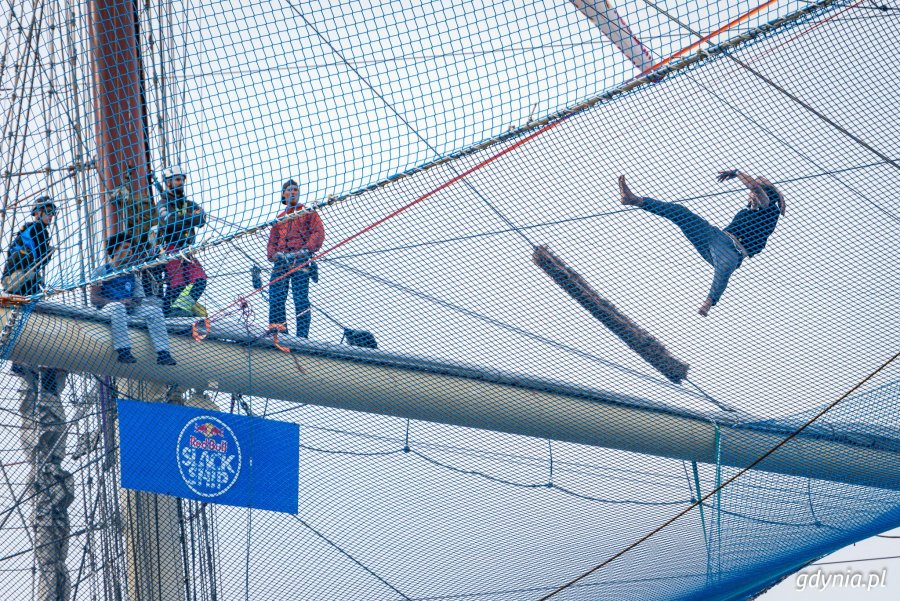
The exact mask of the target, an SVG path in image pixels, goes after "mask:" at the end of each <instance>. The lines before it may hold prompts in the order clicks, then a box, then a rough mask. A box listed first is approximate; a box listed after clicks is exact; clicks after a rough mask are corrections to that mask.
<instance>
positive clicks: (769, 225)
mask: <svg viewBox="0 0 900 601" xmlns="http://www.w3.org/2000/svg"><path fill="white" fill-rule="evenodd" d="M762 189H763V192H764V193H765V194H766V196H768V197H769V206H767V207H760V208H759V209H752V208H750V205H747V208H745V209H741V210H740V211H738V212H737V214H736V215H735V216H734V219H732V220H731V223H730V224H728V226H727V227H726V228H725V231H726V232H728V233H729V234H732V235H734V236H736V237H737V238H738V240H740V241H741V245H742V246H743V247H744V250H746V251H747V255H748V256H751V257H752V256H753V255H755V254H757V253H759V252H760V251H762V249H763V248H765V246H766V242H767V241H768V240H769V236H771V235H772V232H774V231H775V226H776V225H778V218H779V217H780V216H781V195H780V194H779V193H778V191H777V190H775V188H773V187H772V186H763V187H762Z"/></svg>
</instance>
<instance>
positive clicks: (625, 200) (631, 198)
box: [619, 175, 644, 207]
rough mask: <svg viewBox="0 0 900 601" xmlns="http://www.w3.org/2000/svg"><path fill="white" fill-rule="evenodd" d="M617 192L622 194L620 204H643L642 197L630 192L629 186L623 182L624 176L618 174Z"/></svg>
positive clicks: (634, 205)
mask: <svg viewBox="0 0 900 601" xmlns="http://www.w3.org/2000/svg"><path fill="white" fill-rule="evenodd" d="M619 194H620V195H621V196H622V204H623V205H626V206H632V207H639V206H641V205H642V204H644V201H643V199H641V197H640V196H637V195H636V194H633V193H632V192H631V188H629V187H628V184H627V183H625V176H624V175H620V176H619Z"/></svg>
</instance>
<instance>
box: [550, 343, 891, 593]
mask: <svg viewBox="0 0 900 601" xmlns="http://www.w3.org/2000/svg"><path fill="white" fill-rule="evenodd" d="M897 357H900V352H897V353H895V354H894V355H892V356H891V357H889V358H888V359H887V361H885V362H884V363H882V364H881V365H879V366H878V367H877V368H875V369H874V370H873V371H872V372H870V373H869V374H868V375H867V376H865V377H864V378H863V379H862V380H860V381H859V382H857V383H856V384H854V385H853V386H852V387H851V388H850V389H848V390H847V391H846V392H844V394H842V395H841V396H840V397H838V398H837V399H835V400H834V401H832V402H831V403H829V404H828V405H826V406H825V407H824V408H823V409H822V410H820V411H819V412H818V413H816V414H815V415H814V416H813V417H811V418H810V419H809V420H808V421H807V422H806V423H804V424H803V425H802V426H800V427H799V428H797V429H796V430H794V431H793V432H791V433H790V434H789V435H788V436H786V437H785V438H783V439H782V440H781V441H779V442H778V444H776V445H775V446H773V447H771V448H770V449H769V450H767V451H766V452H765V453H763V454H762V455H760V456H759V457H758V458H757V459H755V460H754V461H753V463H751V464H750V465H748V466H747V467H743V468H741V469H739V470H738V471H737V472H736V473H735V474H734V475H732V476H731V477H730V478H728V479H727V480H725V481H724V482H722V483H721V484H719V485H718V486H716V487H715V488H713V489H712V490H711V491H709V492H708V493H707V494H706V495H704V496H703V498H701V499H698V500H697V501H696V502H695V503H692V504H691V505H690V506H689V507H687V508H686V509H684V510H683V511H680V512H678V513H677V514H675V515H674V516H673V517H671V518H669V519H668V520H666V521H665V522H663V523H662V524H661V525H659V526H657V527H656V528H654V529H653V530H651V531H650V532H648V533H647V534H645V535H643V536H642V537H641V538H639V539H638V540H636V541H635V542H633V543H631V544H629V545H627V546H626V547H624V548H622V549H621V550H619V551H618V552H616V553H615V554H613V555H612V556H610V557H608V558H607V559H605V560H604V561H602V562H600V563H599V564H597V565H596V566H594V567H593V568H591V569H589V570H587V571H586V572H583V573H582V574H580V575H579V576H577V577H575V578H573V579H572V580H570V581H568V582H566V583H565V584H563V585H561V586H559V587H557V588H556V589H554V590H553V592H551V593H550V594H549V595H546V596H544V597H541V598H540V600H539V601H547V599H550V598H552V597H555V596H556V595H557V594H559V593H561V592H563V591H564V590H566V589H567V588H569V587H571V586H572V585H574V584H576V583H578V582H579V581H581V580H583V579H584V578H587V577H588V576H590V575H591V574H593V573H594V572H596V571H597V570H599V569H601V568H603V567H604V566H606V565H609V564H610V563H611V562H613V561H615V560H616V559H618V558H619V557H622V556H623V555H625V554H626V553H628V552H629V551H631V550H632V549H634V548H635V547H637V546H638V545H640V544H641V543H643V542H645V541H647V540H648V539H650V538H651V537H653V536H655V535H656V534H659V533H660V532H661V531H662V530H664V529H665V528H667V527H668V526H670V525H671V524H673V523H674V522H676V521H677V520H678V519H679V518H681V517H683V516H684V515H686V514H687V513H689V512H690V511H691V510H692V509H693V508H695V507H698V506H700V505H702V504H703V503H704V502H705V501H707V500H708V499H710V498H711V497H713V496H714V495H717V494H719V493H720V492H721V491H722V490H723V489H724V488H726V487H727V486H728V485H730V484H731V483H732V482H734V481H735V480H737V479H738V478H740V477H741V476H742V475H744V474H745V473H747V472H749V471H751V470H752V469H753V468H754V467H756V466H757V465H759V464H760V463H762V462H763V461H764V460H765V459H766V458H768V457H770V456H771V455H772V454H773V453H775V452H776V451H777V450H778V449H780V448H781V447H783V446H784V445H786V444H787V443H788V442H790V441H791V440H793V439H794V438H795V437H796V436H797V435H798V434H800V433H801V432H803V431H804V430H806V429H807V428H808V427H809V426H811V425H812V424H813V423H815V422H816V421H817V420H818V419H819V418H820V417H822V416H823V415H825V414H826V413H828V412H829V411H831V410H832V409H834V408H835V407H836V406H837V405H838V404H839V403H840V402H841V401H843V400H844V399H846V398H847V397H848V396H850V395H851V394H853V393H854V392H856V391H857V390H859V389H860V388H861V387H862V386H864V385H865V384H866V383H867V382H869V381H870V380H871V379H872V378H874V377H875V376H877V375H878V374H879V373H881V372H882V371H883V370H884V369H885V368H887V367H888V366H889V365H890V364H891V363H893V362H894V360H896V359H897Z"/></svg>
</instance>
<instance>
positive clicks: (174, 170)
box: [163, 165, 187, 182]
mask: <svg viewBox="0 0 900 601" xmlns="http://www.w3.org/2000/svg"><path fill="white" fill-rule="evenodd" d="M176 177H182V178H184V179H185V181H187V173H185V172H184V169H182V168H181V167H180V166H178V165H175V166H173V167H166V168H165V169H163V181H165V182H167V181H169V180H170V179H173V178H176Z"/></svg>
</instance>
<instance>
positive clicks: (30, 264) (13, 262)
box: [3, 196, 56, 296]
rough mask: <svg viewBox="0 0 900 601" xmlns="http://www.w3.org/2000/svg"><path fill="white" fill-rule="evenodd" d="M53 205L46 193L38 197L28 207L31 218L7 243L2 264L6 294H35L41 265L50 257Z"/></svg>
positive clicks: (54, 212) (40, 277) (54, 213)
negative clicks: (29, 207)
mask: <svg viewBox="0 0 900 601" xmlns="http://www.w3.org/2000/svg"><path fill="white" fill-rule="evenodd" d="M55 215H56V206H55V205H54V204H53V201H52V200H51V199H50V197H49V196H41V197H40V198H38V199H37V200H36V201H35V202H34V205H32V207H31V216H32V217H33V218H34V221H32V222H31V223H28V224H27V225H24V226H22V229H21V230H19V232H18V233H17V234H16V236H15V238H14V239H13V241H12V244H10V246H9V251H8V252H7V255H6V264H5V265H4V267H3V289H4V291H5V292H8V293H9V294H20V295H22V296H31V295H33V294H38V293H39V292H40V291H41V290H40V288H41V284H42V282H43V275H44V274H43V271H44V266H45V265H46V264H47V262H48V261H49V260H50V256H51V254H52V250H51V248H50V224H51V222H52V221H53V217H54V216H55Z"/></svg>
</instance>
